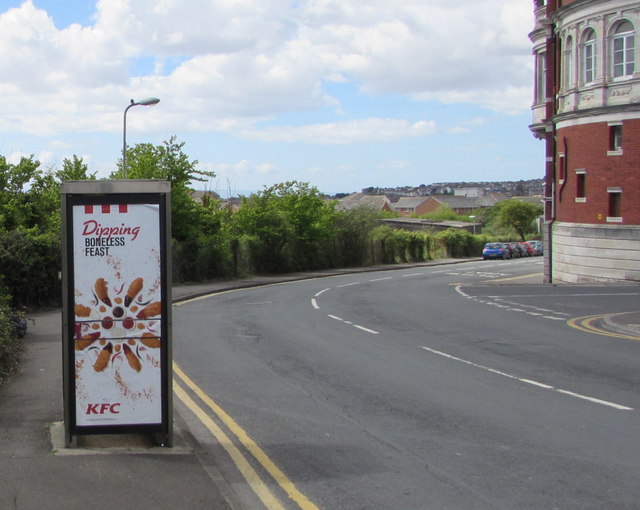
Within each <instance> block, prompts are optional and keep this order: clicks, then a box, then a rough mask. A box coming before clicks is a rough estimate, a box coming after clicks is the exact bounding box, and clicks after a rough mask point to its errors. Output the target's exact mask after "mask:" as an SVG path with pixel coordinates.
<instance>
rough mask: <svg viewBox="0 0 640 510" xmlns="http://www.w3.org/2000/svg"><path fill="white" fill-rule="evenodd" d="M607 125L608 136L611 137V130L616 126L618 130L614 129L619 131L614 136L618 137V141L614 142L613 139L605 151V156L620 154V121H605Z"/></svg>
mask: <svg viewBox="0 0 640 510" xmlns="http://www.w3.org/2000/svg"><path fill="white" fill-rule="evenodd" d="M607 126H608V127H609V137H610V138H611V135H612V134H613V133H612V130H613V129H616V128H620V129H619V130H617V129H616V131H619V136H616V137H615V138H616V139H619V141H618V143H616V141H615V140H614V141H613V145H612V146H610V147H609V150H608V151H607V156H622V136H623V135H622V122H609V123H607Z"/></svg>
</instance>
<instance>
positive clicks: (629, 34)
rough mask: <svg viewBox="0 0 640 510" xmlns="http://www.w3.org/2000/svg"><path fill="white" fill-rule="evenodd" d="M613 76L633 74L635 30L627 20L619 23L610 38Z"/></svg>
mask: <svg viewBox="0 0 640 510" xmlns="http://www.w3.org/2000/svg"><path fill="white" fill-rule="evenodd" d="M611 43H612V46H611V50H612V51H611V53H612V59H611V60H612V62H613V77H614V78H625V77H629V76H633V73H634V71H635V55H634V53H635V32H634V30H633V25H632V24H631V23H629V22H628V21H623V22H622V23H619V24H618V26H617V27H616V29H615V31H614V33H613V38H612V40H611Z"/></svg>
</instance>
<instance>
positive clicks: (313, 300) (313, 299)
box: [311, 298, 320, 310]
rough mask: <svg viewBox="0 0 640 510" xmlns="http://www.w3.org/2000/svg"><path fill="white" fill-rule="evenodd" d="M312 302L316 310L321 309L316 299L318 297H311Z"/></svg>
mask: <svg viewBox="0 0 640 510" xmlns="http://www.w3.org/2000/svg"><path fill="white" fill-rule="evenodd" d="M311 304H312V305H313V307H314V308H315V309H316V310H320V307H319V306H318V303H317V301H316V298H312V299H311Z"/></svg>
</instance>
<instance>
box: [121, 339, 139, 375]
mask: <svg viewBox="0 0 640 510" xmlns="http://www.w3.org/2000/svg"><path fill="white" fill-rule="evenodd" d="M122 351H123V352H124V355H125V356H126V358H127V361H128V362H129V366H130V367H131V368H133V369H134V370H135V371H136V372H140V370H142V365H141V364H140V360H139V359H138V356H136V355H135V354H134V353H133V351H132V350H131V347H129V346H128V345H127V344H122Z"/></svg>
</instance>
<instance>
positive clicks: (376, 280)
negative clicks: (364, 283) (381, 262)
mask: <svg viewBox="0 0 640 510" xmlns="http://www.w3.org/2000/svg"><path fill="white" fill-rule="evenodd" d="M392 279H393V277H392V276H385V277H384V278H373V279H371V280H369V281H370V282H381V281H383V280H392Z"/></svg>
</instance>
